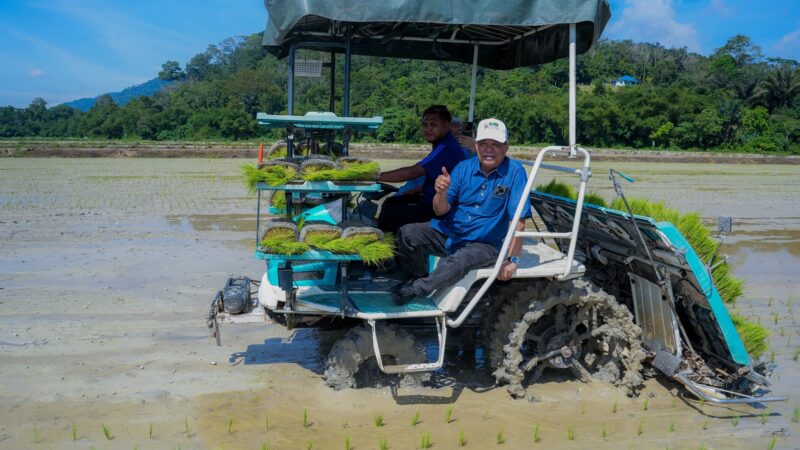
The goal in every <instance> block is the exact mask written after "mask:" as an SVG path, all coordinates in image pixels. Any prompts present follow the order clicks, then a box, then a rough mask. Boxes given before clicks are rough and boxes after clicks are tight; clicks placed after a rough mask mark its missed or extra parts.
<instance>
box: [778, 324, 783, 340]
mask: <svg viewBox="0 0 800 450" xmlns="http://www.w3.org/2000/svg"><path fill="white" fill-rule="evenodd" d="M783 333H784V332H783V325H781V327H780V328H778V334H779V335H780V337H783V336H784V334H783Z"/></svg>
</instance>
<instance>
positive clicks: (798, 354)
mask: <svg viewBox="0 0 800 450" xmlns="http://www.w3.org/2000/svg"><path fill="white" fill-rule="evenodd" d="M798 358H800V347H797V348H795V349H794V353H793V354H792V361H797V359H798Z"/></svg>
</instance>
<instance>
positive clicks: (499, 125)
mask: <svg viewBox="0 0 800 450" xmlns="http://www.w3.org/2000/svg"><path fill="white" fill-rule="evenodd" d="M484 139H491V140H493V141H497V142H501V143H506V142H508V131H507V130H506V124H504V123H503V122H502V121H500V120H498V119H494V118H492V119H483V120H481V121H480V123H478V134H477V136H475V140H476V141H482V140H484Z"/></svg>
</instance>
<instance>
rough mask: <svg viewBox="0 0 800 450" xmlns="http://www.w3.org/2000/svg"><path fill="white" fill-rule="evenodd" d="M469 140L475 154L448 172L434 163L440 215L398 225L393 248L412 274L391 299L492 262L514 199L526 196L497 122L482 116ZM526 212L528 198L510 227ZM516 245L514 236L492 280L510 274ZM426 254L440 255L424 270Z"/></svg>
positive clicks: (455, 278)
mask: <svg viewBox="0 0 800 450" xmlns="http://www.w3.org/2000/svg"><path fill="white" fill-rule="evenodd" d="M475 141H476V145H475V146H476V150H477V158H471V159H468V160H465V161H464V162H462V163H460V164H458V165H457V166H456V168H455V169H453V170H452V174H451V171H450V170H448V169H447V168H446V167H442V168H440V172H441V175H439V176H438V177H437V178H436V181H435V183H434V189H435V192H436V194H435V195H434V197H433V203H432V205H433V210H434V213H435V214H436V215H437V216H439V217H440V218H439V219H434V220H432V221H431V222H430V223H417V224H409V225H406V226H404V227H402V228H401V229H400V232H399V234H398V245H397V249H398V253H399V257H400V261H401V266H402V267H404V268H406V269H407V270H408V271H410V272H411V275H412V277H413V278H414V279H413V280H411V281H409V282H406V283H404V284H401V285H400V286H398V288H397V289H395V291H394V294H395V301H396V302H397V303H400V304H402V303H405V302H407V301H409V300H410V299H412V298H415V297H422V296H426V295H428V294H430V293H431V292H433V291H435V290H437V289H441V288H444V287H447V286H451V285H452V284H453V283H455V282H457V281H458V280H460V279H461V278H463V277H464V275H466V274H467V272H469V271H470V270H472V269H477V268H480V267H485V266H488V265H490V264H494V263H495V261H497V257H498V254H499V251H500V247H501V246H502V244H503V239H504V238H505V235H506V232H507V231H508V227H509V225H510V221H511V219H513V218H514V212H515V211H516V208H517V204H518V203H519V199H520V198H521V197H522V196H526V197H527V195H526V193H525V192H523V191H524V188H525V184H526V183H527V174H526V173H525V169H524V168H523V167H522V164H520V163H519V162H518V161H514V160H512V159H510V158H506V153H507V152H508V133H507V131H506V126H505V124H504V123H503V122H501V121H499V120H497V119H486V120H482V121H481V122H480V123H479V124H478V133H477V136H476V138H475ZM530 216H531V210H530V203H529V202H525V207H524V209H523V211H522V215H521V216H520V220H519V222H518V223H516V224H514V226H515V227H516V229H517V230H523V229H524V228H525V223H524V222H525V218H527V217H530ZM521 248H522V241H521V239H519V238H514V240H512V242H511V246H510V247H509V252H508V254H509V256H508V258H507V260H506V261H504V262H503V265H502V267H501V269H500V273H499V274H498V276H497V279H499V280H501V281H504V280H508V279H510V278H511V277H512V276H513V275H514V272H515V271H516V270H517V264H518V262H519V253H520V250H521ZM429 254H433V255H436V256H441V257H443V258H442V259H441V260H440V261H439V263H438V264H437V265H436V269H434V271H433V272H431V273H430V274H428V271H427V257H428V255H429Z"/></svg>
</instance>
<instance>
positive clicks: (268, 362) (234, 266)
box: [0, 158, 800, 449]
mask: <svg viewBox="0 0 800 450" xmlns="http://www.w3.org/2000/svg"><path fill="white" fill-rule="evenodd" d="M243 162H244V161H243V160H230V159H226V160H221V159H208V160H207V159H125V158H104V159H69V158H68V159H60V158H48V159H0V381H2V382H0V448H9V449H18V448H82V449H87V448H91V447H94V448H127V449H130V448H134V447H138V448H163V449H172V448H186V449H189V448H192V449H194V448H215V449H216V448H226V449H235V448H243V449H254V448H271V449H285V448H288V449H300V448H314V449H329V448H334V449H335V448H339V449H340V448H344V447H345V445H346V443H349V446H350V447H351V448H353V449H374V448H381V442H382V441H384V440H385V443H386V447H387V448H392V449H411V448H419V447H420V446H421V444H422V440H423V439H424V438H425V436H428V437H429V440H430V442H431V444H432V445H431V448H434V449H448V448H461V444H462V443H463V444H464V447H466V448H477V449H485V448H495V447H497V448H513V449H516V448H537V447H541V448H589V447H591V448H687V449H697V448H720V449H723V448H724V449H727V448H767V447H768V446H769V445H770V441H771V440H772V439H773V438H774V439H775V442H774V443H775V448H800V434H799V433H800V425H798V423H797V418H795V420H793V415H796V414H798V413H797V408H798V407H800V392H798V386H800V361H798V354H799V353H798V349H800V327H798V324H797V321H796V320H797V319H796V317H797V315H798V311H799V310H800V282H798V274H800V172H798V168H797V166H796V165H787V166H780V165H745V164H741V165H736V164H725V165H714V164H676V163H646V164H644V163H613V164H611V163H600V164H596V165H595V166H594V167H593V171H594V174H595V175H594V177H593V179H592V182H591V189H592V190H595V191H597V192H599V193H600V194H602V195H604V196H605V197H606V198H609V199H610V198H611V196H612V190H611V186H610V183H609V182H608V180H607V170H608V168H609V167H610V166H613V167H614V168H616V169H618V170H620V171H622V172H624V173H626V174H628V175H630V176H633V177H635V178H636V182H635V183H633V184H627V185H625V186H624V188H625V191H626V193H627V194H628V195H630V196H642V197H647V198H651V199H655V200H660V201H664V202H666V203H667V204H669V205H671V206H674V207H676V208H678V209H681V210H684V211H689V210H695V211H699V212H700V214H701V215H702V217H703V218H704V219H706V220H707V221H708V223H709V224H710V225H711V224H713V221H714V219H715V217H716V216H718V215H728V216H732V217H733V218H734V229H733V233H732V234H731V235H730V236H729V237H728V239H727V241H726V244H725V246H724V251H725V252H726V253H728V254H729V255H730V263H731V267H732V269H733V273H734V275H736V276H738V277H741V278H744V279H745V280H746V290H745V295H744V296H742V298H741V299H740V300H739V301H738V303H737V305H736V307H737V308H738V309H739V310H740V311H741V312H742V313H743V314H744V315H746V316H749V317H752V318H754V319H756V320H760V321H761V323H762V324H763V325H765V326H766V327H767V328H768V329H769V330H770V331H771V337H770V343H771V349H770V351H769V352H768V354H767V355H766V358H769V359H774V361H775V362H776V363H777V364H778V369H777V371H776V372H775V374H774V376H773V380H774V382H775V383H774V385H773V392H774V393H776V394H783V395H786V394H788V395H789V400H788V401H787V402H782V403H777V404H771V405H767V407H766V408H761V409H756V408H752V407H749V406H736V407H719V406H712V405H708V404H705V405H704V404H701V403H700V402H698V401H695V400H694V399H693V398H691V397H688V396H685V395H684V394H683V391H682V390H680V389H678V388H677V386H675V385H673V384H671V383H669V382H666V381H664V380H660V379H650V380H648V381H647V384H646V387H645V389H644V390H643V392H642V395H641V396H639V397H638V398H633V399H631V398H627V397H626V396H625V395H624V394H622V393H621V392H619V391H617V390H616V389H615V388H613V387H611V386H607V385H604V384H601V383H589V384H585V383H580V382H576V381H570V380H568V379H563V378H558V377H549V378H546V379H544V380H542V381H541V382H540V383H539V384H537V385H535V386H534V387H532V388H531V389H529V391H530V392H531V393H532V394H533V395H534V397H535V401H534V402H528V401H525V400H512V399H511V398H510V397H509V395H508V394H507V393H506V391H505V389H504V388H502V387H500V388H492V387H491V386H489V384H488V382H487V379H488V374H487V373H485V371H483V370H482V369H480V368H478V369H476V368H474V367H473V365H471V364H470V362H468V361H467V360H462V359H459V358H458V357H456V358H455V359H454V362H453V363H452V364H450V365H449V366H448V368H447V370H446V372H445V373H444V374H441V375H440V376H439V377H438V378H440V379H443V380H444V379H448V380H454V381H451V382H449V383H447V382H444V383H442V384H444V385H445V386H444V387H439V388H421V389H409V388H398V389H390V388H384V389H360V390H346V391H340V392H337V391H332V390H330V389H328V388H327V387H325V385H324V383H323V380H322V359H323V357H324V353H323V352H322V351H321V350H320V349H321V348H322V349H324V348H326V347H329V346H330V341H331V337H332V336H331V333H321V332H317V331H315V330H296V331H293V332H287V331H286V330H285V329H284V328H282V327H278V326H266V325H255V324H254V325H240V326H228V327H224V328H223V329H222V346H221V347H217V346H216V345H214V344H213V342H211V341H210V340H209V339H208V334H207V329H206V326H205V317H206V314H207V312H208V307H209V303H210V301H211V299H212V298H213V295H214V293H215V292H216V290H217V289H219V288H221V287H222V284H223V283H224V281H225V279H226V278H227V277H228V276H230V275H234V274H247V275H250V276H251V277H258V276H259V272H260V271H262V270H263V266H262V264H263V263H261V262H259V261H257V260H255V258H253V255H252V251H253V246H254V241H255V221H254V216H255V198H254V197H253V196H250V195H248V194H247V191H246V189H245V187H244V184H243V183H242V182H241V180H240V177H239V166H240V165H241V164H242V163H243ZM399 164H400V162H398V161H391V162H386V164H384V169H386V168H391V167H393V166H398V165H399ZM548 176H549V175H545V178H543V181H547V177H548ZM448 415H449V420H447V419H448ZM378 416H380V417H381V419H382V420H381V421H378ZM415 418H417V419H416V420H415ZM378 422H382V425H381V426H378V425H377V423H378ZM413 422H416V423H414V424H412V423H413ZM462 430H463V431H462ZM501 441H502V443H501Z"/></svg>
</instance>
